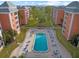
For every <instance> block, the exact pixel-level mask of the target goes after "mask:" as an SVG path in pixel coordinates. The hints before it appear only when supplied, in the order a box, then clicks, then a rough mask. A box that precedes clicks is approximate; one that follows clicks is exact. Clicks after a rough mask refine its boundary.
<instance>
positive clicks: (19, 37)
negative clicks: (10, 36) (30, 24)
mask: <svg viewBox="0 0 79 59" xmlns="http://www.w3.org/2000/svg"><path fill="white" fill-rule="evenodd" d="M21 30H22V31H21V33H20V34H19V35H17V36H16V41H17V42H20V43H21V42H23V40H24V38H25V33H26V31H27V28H25V27H22V28H21ZM16 41H14V42H12V43H11V44H9V45H7V46H5V47H4V48H3V50H2V51H1V52H0V58H8V57H9V56H10V54H11V52H12V51H13V50H14V49H15V48H16V47H17V46H18V45H17V43H16Z"/></svg>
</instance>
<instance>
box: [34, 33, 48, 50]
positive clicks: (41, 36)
mask: <svg viewBox="0 0 79 59" xmlns="http://www.w3.org/2000/svg"><path fill="white" fill-rule="evenodd" d="M34 50H35V51H39V52H43V51H47V50H48V46H47V38H46V34H45V33H36V35H35V43H34Z"/></svg>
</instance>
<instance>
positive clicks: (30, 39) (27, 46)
mask: <svg viewBox="0 0 79 59" xmlns="http://www.w3.org/2000/svg"><path fill="white" fill-rule="evenodd" d="M32 32H34V33H32ZM38 32H45V33H46V36H47V43H48V51H47V52H36V51H33V46H34V34H35V33H38ZM22 53H24V56H25V57H26V58H71V55H70V53H69V52H68V51H67V50H66V49H65V48H64V47H63V45H62V44H61V43H60V42H59V41H58V39H57V37H56V34H55V32H54V30H52V29H50V28H49V29H47V28H46V29H35V28H32V29H29V30H28V32H27V33H26V37H25V40H24V42H23V43H22V44H21V47H20V49H19V52H18V54H19V55H21V54H22ZM19 55H17V56H19Z"/></svg>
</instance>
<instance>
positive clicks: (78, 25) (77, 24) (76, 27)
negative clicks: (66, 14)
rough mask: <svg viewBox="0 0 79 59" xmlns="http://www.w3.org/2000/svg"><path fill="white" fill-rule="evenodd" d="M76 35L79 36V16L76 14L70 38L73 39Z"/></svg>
mask: <svg viewBox="0 0 79 59" xmlns="http://www.w3.org/2000/svg"><path fill="white" fill-rule="evenodd" d="M75 34H79V14H74V21H73V25H72V30H71V34H70V37H72V36H73V35H75Z"/></svg>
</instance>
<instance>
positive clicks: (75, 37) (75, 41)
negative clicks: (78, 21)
mask: <svg viewBox="0 0 79 59" xmlns="http://www.w3.org/2000/svg"><path fill="white" fill-rule="evenodd" d="M70 41H71V44H72V45H73V46H75V47H77V45H78V41H79V34H76V35H73V36H72V38H71V40H70Z"/></svg>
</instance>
